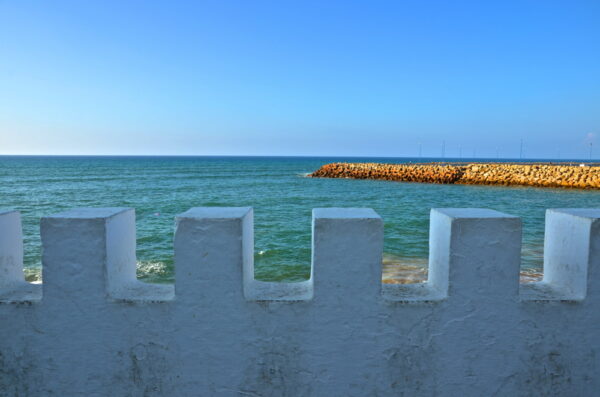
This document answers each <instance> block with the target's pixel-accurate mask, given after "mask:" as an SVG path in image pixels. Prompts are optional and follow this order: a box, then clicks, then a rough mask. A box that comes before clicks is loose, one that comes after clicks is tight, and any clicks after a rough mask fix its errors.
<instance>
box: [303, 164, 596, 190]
mask: <svg viewBox="0 0 600 397" xmlns="http://www.w3.org/2000/svg"><path fill="white" fill-rule="evenodd" d="M310 176H312V177H318V178H353V179H380V180H388V181H398V182H424V183H442V184H455V183H456V184H465V185H505V186H510V185H518V186H536V187H563V188H579V189H600V166H599V165H598V164H591V165H584V166H581V165H572V164H560V163H558V164H541V163H538V164H507V163H474V164H464V163H458V164H447V163H431V164H380V163H332V164H325V165H323V166H322V167H321V168H319V169H318V170H316V171H315V172H313V173H312V174H310Z"/></svg>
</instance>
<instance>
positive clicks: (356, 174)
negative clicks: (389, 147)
mask: <svg viewBox="0 0 600 397" xmlns="http://www.w3.org/2000/svg"><path fill="white" fill-rule="evenodd" d="M461 174H462V169H461V168H459V167H455V166H452V165H442V164H419V165H415V164H379V163H333V164H326V165H324V166H322V167H321V168H319V169H318V170H317V171H315V172H313V173H312V174H311V175H310V176H312V177H319V178H352V179H382V180H386V181H402V182H425V183H456V181H457V180H458V179H459V178H460V177H461Z"/></svg>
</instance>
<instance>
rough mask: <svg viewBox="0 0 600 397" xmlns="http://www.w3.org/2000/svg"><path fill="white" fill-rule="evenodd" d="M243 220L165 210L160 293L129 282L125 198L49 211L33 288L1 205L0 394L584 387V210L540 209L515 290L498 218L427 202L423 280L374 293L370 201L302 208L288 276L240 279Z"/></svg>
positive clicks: (595, 294)
mask: <svg viewBox="0 0 600 397" xmlns="http://www.w3.org/2000/svg"><path fill="white" fill-rule="evenodd" d="M252 216H253V214H252V209H251V208H192V209H190V210H189V211H187V212H185V213H184V214H181V215H180V216H178V217H177V220H176V232H175V267H176V282H175V285H174V286H172V285H151V284H145V283H142V282H139V281H137V280H136V278H135V263H136V260H135V213H134V211H133V210H132V209H127V208H104V209H89V208H88V209H75V210H71V211H68V212H65V213H62V214H58V215H54V216H49V217H46V218H43V219H42V222H41V234H42V244H43V258H42V262H43V277H44V283H43V285H32V284H29V283H26V282H25V281H24V280H23V273H22V258H23V245H22V236H21V224H20V217H19V214H18V213H17V212H0V302H1V303H0V395H2V396H215V395H216V396H389V395H407V396H415V395H425V396H428V395H438V396H492V395H502V396H531V395H557V396H592V395H598V390H600V376H599V374H600V210H597V209H563V210H548V212H547V221H546V244H545V265H544V280H543V281H542V282H539V283H533V284H527V285H521V286H519V262H520V250H521V221H520V219H519V218H517V217H513V216H510V215H505V214H502V213H499V212H496V211H492V210H485V209H434V210H432V212H431V229H430V236H431V237H430V238H431V242H430V265H429V267H430V269H429V270H430V271H429V281H428V282H427V283H424V284H415V285H404V286H402V285H384V286H383V287H382V285H381V281H380V280H381V257H382V247H383V223H382V220H381V218H380V217H379V216H378V215H377V214H376V213H375V212H374V211H373V210H371V209H364V208H360V209H352V208H327V209H315V210H314V212H313V261H312V271H311V278H310V280H308V281H306V282H302V283H289V284H286V283H267V282H260V281H256V280H254V277H253V273H254V264H253V249H254V248H253V244H254V242H253V218H252Z"/></svg>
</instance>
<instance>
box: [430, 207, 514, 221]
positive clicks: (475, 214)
mask: <svg viewBox="0 0 600 397" xmlns="http://www.w3.org/2000/svg"><path fill="white" fill-rule="evenodd" d="M431 212H432V213H433V212H437V213H440V214H443V215H446V216H448V217H450V218H473V219H488V218H489V219H491V218H519V217H518V216H515V215H510V214H505V213H504V212H500V211H496V210H490V209H487V208H432V209H431Z"/></svg>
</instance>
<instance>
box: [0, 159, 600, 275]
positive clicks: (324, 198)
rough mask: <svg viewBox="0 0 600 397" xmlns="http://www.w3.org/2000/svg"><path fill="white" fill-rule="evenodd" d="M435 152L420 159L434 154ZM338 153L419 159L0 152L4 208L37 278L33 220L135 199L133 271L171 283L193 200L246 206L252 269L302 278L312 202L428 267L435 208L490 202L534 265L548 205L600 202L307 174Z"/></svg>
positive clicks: (389, 250)
mask: <svg viewBox="0 0 600 397" xmlns="http://www.w3.org/2000/svg"><path fill="white" fill-rule="evenodd" d="M432 160H435V159H424V160H423V161H432ZM334 161H361V162H366V161H377V162H388V163H402V162H409V161H413V162H415V161H417V160H416V159H383V158H377V159H368V158H358V159H357V158H300V157H296V158H294V157H287V158H284V157H37V156H36V157H11V156H0V208H5V209H16V210H19V211H21V214H22V217H23V226H24V238H25V266H26V268H27V271H26V273H27V274H28V276H29V279H30V280H33V279H35V278H37V277H39V273H40V272H39V269H40V266H41V265H40V237H39V221H40V217H42V216H45V215H50V214H53V213H57V212H60V211H63V210H66V209H69V208H73V207H115V206H124V207H133V208H135V209H136V214H137V239H138V246H137V253H138V261H139V264H138V275H139V277H140V278H142V279H145V280H146V281H153V282H168V281H172V280H173V275H174V272H173V252H172V248H173V244H172V242H173V230H174V217H175V215H177V214H179V213H181V212H184V211H186V210H187V209H189V208H190V207H196V206H252V207H254V211H255V257H256V277H257V278H259V279H262V280H273V281H297V280H302V279H304V278H306V277H308V272H309V266H310V239H311V210H312V208H315V207H371V208H373V209H375V211H377V212H378V213H379V214H380V215H381V216H382V217H383V219H384V222H385V256H386V260H387V261H388V262H391V263H404V264H413V265H416V266H423V265H424V264H425V263H426V258H427V253H428V227H429V226H428V225H429V210H430V208H432V207H485V208H492V209H495V210H499V211H503V212H507V213H510V214H514V215H518V216H520V217H522V218H523V228H524V237H523V262H522V266H523V268H524V269H529V270H533V271H539V270H541V261H542V247H543V234H544V211H545V209H546V208H557V207H600V192H598V191H581V190H564V189H539V188H524V187H500V186H499V187H491V186H462V185H428V184H419V183H398V182H386V181H368V180H347V179H314V178H306V177H305V175H306V174H307V173H309V172H312V171H314V170H316V169H317V168H318V167H319V166H321V165H323V164H326V163H330V162H334Z"/></svg>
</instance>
